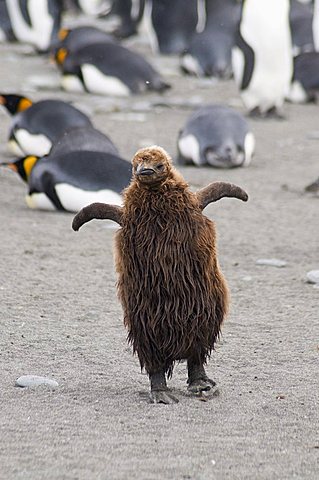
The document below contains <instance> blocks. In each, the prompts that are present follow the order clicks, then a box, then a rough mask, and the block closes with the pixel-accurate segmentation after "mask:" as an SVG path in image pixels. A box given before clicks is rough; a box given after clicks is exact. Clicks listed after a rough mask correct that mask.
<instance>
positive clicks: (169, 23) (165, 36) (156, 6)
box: [145, 0, 198, 54]
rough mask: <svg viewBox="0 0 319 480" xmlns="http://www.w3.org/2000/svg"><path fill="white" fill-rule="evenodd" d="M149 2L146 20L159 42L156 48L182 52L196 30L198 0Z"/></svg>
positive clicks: (165, 51) (164, 50)
mask: <svg viewBox="0 0 319 480" xmlns="http://www.w3.org/2000/svg"><path fill="white" fill-rule="evenodd" d="M148 4H149V5H150V6H151V8H150V9H148V8H146V9H145V22H146V25H147V26H148V29H149V30H150V32H149V33H150V34H151V36H152V40H153V41H154V40H155V43H157V45H153V47H154V49H156V50H158V51H159V52H161V53H164V54H179V53H182V52H183V51H184V50H185V49H186V48H187V47H188V45H189V40H190V37H191V36H192V34H193V33H194V32H195V31H196V26H197V23H198V0H187V2H185V0H174V1H172V0H152V1H151V2H148ZM148 17H150V18H148ZM149 22H150V24H149ZM154 34H155V35H154Z"/></svg>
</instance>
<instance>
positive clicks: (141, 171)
mask: <svg viewBox="0 0 319 480" xmlns="http://www.w3.org/2000/svg"><path fill="white" fill-rule="evenodd" d="M154 173H155V170H154V169H153V168H151V167H145V166H144V165H143V163H142V164H141V165H139V166H138V167H137V169H136V175H137V176H140V175H141V176H147V175H153V174H154Z"/></svg>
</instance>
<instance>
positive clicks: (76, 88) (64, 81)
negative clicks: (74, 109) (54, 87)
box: [61, 74, 84, 93]
mask: <svg viewBox="0 0 319 480" xmlns="http://www.w3.org/2000/svg"><path fill="white" fill-rule="evenodd" d="M61 86H62V88H63V89H64V90H66V91H67V92H75V93H83V92H84V87H83V84H82V82H81V80H80V79H79V78H78V77H77V76H76V75H68V74H65V75H63V76H62V78H61Z"/></svg>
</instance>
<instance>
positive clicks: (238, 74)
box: [232, 0, 293, 116]
mask: <svg viewBox="0 0 319 480" xmlns="http://www.w3.org/2000/svg"><path fill="white" fill-rule="evenodd" d="M289 7H290V5H289V0H280V1H278V0H243V4H242V12H241V21H240V25H239V31H238V36H237V42H236V46H235V47H234V48H233V53H232V64H233V72H234V77H235V81H236V83H237V85H238V87H239V88H240V92H241V97H242V100H243V103H244V105H245V107H246V108H247V110H248V111H249V112H250V113H251V114H255V115H262V116H268V115H271V114H274V115H280V113H281V109H282V106H283V103H284V99H285V96H286V94H287V93H288V91H289V87H290V82H291V78H292V71H293V62H292V44H291V33H290V25H289Z"/></svg>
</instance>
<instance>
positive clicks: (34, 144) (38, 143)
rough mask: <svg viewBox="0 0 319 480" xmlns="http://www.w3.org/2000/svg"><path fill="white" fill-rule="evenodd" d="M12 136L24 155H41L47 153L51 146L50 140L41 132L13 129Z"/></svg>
mask: <svg viewBox="0 0 319 480" xmlns="http://www.w3.org/2000/svg"><path fill="white" fill-rule="evenodd" d="M14 136H15V138H16V140H17V143H18V145H19V147H20V148H21V150H23V152H24V153H25V155H36V156H37V157H42V156H43V155H47V153H49V151H50V150H51V147H52V142H51V141H50V140H49V139H48V138H47V137H46V136H45V135H43V134H41V133H39V134H33V133H30V132H28V131H27V130H25V129H23V128H19V129H17V130H15V132H14Z"/></svg>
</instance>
